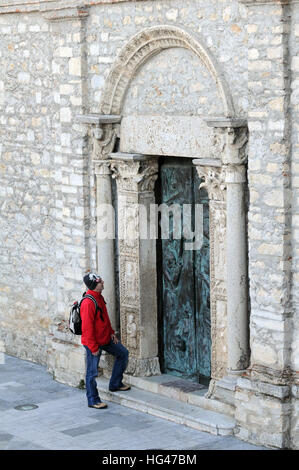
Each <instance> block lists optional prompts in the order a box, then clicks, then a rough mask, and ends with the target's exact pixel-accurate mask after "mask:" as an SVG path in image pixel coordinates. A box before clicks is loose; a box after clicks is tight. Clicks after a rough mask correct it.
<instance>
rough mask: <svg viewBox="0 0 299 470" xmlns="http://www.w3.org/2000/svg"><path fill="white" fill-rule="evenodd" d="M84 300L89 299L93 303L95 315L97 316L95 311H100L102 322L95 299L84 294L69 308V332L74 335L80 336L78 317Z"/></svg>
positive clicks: (79, 317) (80, 329) (80, 321)
mask: <svg viewBox="0 0 299 470" xmlns="http://www.w3.org/2000/svg"><path fill="white" fill-rule="evenodd" d="M84 299H90V300H92V301H93V303H94V305H95V308H96V312H95V313H96V314H97V311H98V310H100V312H101V313H100V317H101V320H102V321H104V318H103V312H102V309H101V307H99V306H98V304H97V301H96V299H95V298H94V297H93V296H92V295H89V294H86V292H84V294H83V295H82V299H81V300H80V301H79V302H78V301H77V300H76V302H74V303H73V305H72V306H71V310H70V317H69V330H70V331H71V332H72V333H73V334H74V335H82V320H81V315H80V307H81V304H82V302H83V300H84Z"/></svg>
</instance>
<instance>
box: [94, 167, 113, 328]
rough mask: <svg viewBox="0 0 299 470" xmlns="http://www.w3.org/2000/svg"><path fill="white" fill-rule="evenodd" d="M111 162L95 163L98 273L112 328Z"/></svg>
mask: <svg viewBox="0 0 299 470" xmlns="http://www.w3.org/2000/svg"><path fill="white" fill-rule="evenodd" d="M109 164H110V162H109V160H100V161H95V175H96V179H97V271H98V273H99V274H100V276H102V278H103V279H104V292H103V295H104V297H105V300H106V302H107V307H108V312H109V317H110V320H111V324H112V327H113V328H114V329H116V328H117V325H116V317H115V280H114V279H115V277H114V238H115V227H114V225H115V218H114V209H113V206H112V193H111V170H110V166H109Z"/></svg>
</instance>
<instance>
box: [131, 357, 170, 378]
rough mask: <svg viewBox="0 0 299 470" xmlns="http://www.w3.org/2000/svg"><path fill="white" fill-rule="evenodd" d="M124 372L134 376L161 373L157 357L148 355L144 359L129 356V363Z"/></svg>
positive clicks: (148, 375)
mask: <svg viewBox="0 0 299 470" xmlns="http://www.w3.org/2000/svg"><path fill="white" fill-rule="evenodd" d="M126 374H129V375H133V376H135V377H150V376H152V375H161V370H160V363H159V358H158V357H149V358H146V359H143V358H139V357H134V356H129V363H128V367H127V369H126Z"/></svg>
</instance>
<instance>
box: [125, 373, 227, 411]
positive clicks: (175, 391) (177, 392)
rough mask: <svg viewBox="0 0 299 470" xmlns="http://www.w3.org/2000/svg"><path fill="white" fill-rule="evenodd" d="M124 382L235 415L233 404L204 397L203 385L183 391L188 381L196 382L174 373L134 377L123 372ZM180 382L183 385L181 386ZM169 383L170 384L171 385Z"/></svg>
mask: <svg viewBox="0 0 299 470" xmlns="http://www.w3.org/2000/svg"><path fill="white" fill-rule="evenodd" d="M124 382H125V383H128V384H130V385H133V386H134V387H137V388H139V389H141V390H146V391H148V392H152V393H158V394H159V395H163V396H166V397H168V398H173V399H175V400H178V401H182V402H184V403H188V404H189V405H194V406H199V407H201V408H203V409H205V410H210V411H216V412H217V413H223V414H225V415H228V416H231V417H234V416H235V407H234V406H231V405H230V404H227V403H223V402H222V401H218V400H212V399H209V398H206V396H205V395H206V393H207V392H208V388H206V387H204V388H202V389H201V390H194V391H188V390H186V391H185V390H184V388H185V389H187V388H188V386H187V387H185V386H184V385H185V384H186V383H190V388H192V386H194V385H196V384H195V383H194V382H192V381H189V380H185V379H184V380H182V379H181V378H180V377H176V376H174V375H170V374H161V375H156V376H152V377H134V376H132V375H128V374H124ZM182 382H183V387H182V386H181V384H182ZM176 383H177V385H176ZM169 384H171V386H170V385H169Z"/></svg>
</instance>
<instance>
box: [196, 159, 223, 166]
mask: <svg viewBox="0 0 299 470" xmlns="http://www.w3.org/2000/svg"><path fill="white" fill-rule="evenodd" d="M192 163H193V165H195V166H197V165H199V166H216V167H221V166H222V163H221V160H220V159H216V158H195V159H194V160H192Z"/></svg>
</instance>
